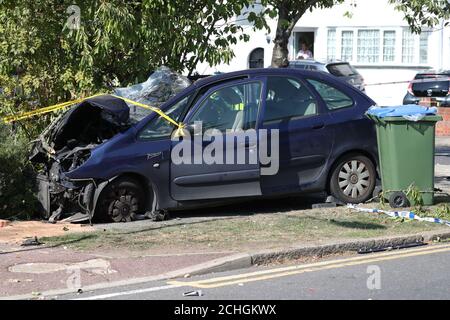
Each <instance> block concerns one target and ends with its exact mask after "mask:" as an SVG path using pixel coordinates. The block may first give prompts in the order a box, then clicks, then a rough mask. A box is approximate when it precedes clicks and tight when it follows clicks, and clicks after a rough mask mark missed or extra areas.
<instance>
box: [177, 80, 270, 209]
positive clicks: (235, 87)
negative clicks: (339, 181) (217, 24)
mask: <svg viewBox="0 0 450 320" xmlns="http://www.w3.org/2000/svg"><path fill="white" fill-rule="evenodd" d="M263 87H264V81H263V80H261V79H252V80H245V81H242V80H240V81H233V82H228V83H226V84H222V85H219V86H216V87H213V88H211V89H209V90H208V91H207V92H206V93H205V94H204V95H203V96H202V97H201V98H200V99H199V100H198V102H197V103H196V105H195V106H194V108H192V110H191V111H190V112H189V114H188V116H187V117H186V119H185V121H184V123H185V126H186V127H187V128H189V130H186V131H185V134H187V135H189V137H186V136H185V137H183V138H179V139H178V140H177V139H173V141H172V153H171V158H172V161H171V170H170V180H171V195H172V197H173V198H174V199H175V200H178V201H186V200H198V199H219V198H230V197H245V196H256V195H260V194H261V188H260V181H259V179H260V173H259V169H260V168H259V161H258V152H257V135H256V130H255V129H256V123H257V121H256V119H257V115H258V112H259V108H260V105H261V100H262V91H263Z"/></svg>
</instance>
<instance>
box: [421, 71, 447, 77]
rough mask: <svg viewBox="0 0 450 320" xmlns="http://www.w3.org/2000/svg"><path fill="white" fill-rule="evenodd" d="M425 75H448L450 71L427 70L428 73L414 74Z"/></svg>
mask: <svg viewBox="0 0 450 320" xmlns="http://www.w3.org/2000/svg"><path fill="white" fill-rule="evenodd" d="M427 74H445V75H450V70H429V71H421V72H418V73H417V74H416V76H418V75H427Z"/></svg>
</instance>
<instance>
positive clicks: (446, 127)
mask: <svg viewBox="0 0 450 320" xmlns="http://www.w3.org/2000/svg"><path fill="white" fill-rule="evenodd" d="M438 113H439V114H440V115H441V116H442V121H439V122H438V123H437V124H436V135H437V136H450V107H441V108H438Z"/></svg>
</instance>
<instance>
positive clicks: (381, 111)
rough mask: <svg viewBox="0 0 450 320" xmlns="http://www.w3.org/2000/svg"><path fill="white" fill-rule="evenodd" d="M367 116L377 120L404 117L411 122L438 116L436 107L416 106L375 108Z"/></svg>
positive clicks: (368, 111)
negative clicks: (428, 116) (429, 116)
mask: <svg viewBox="0 0 450 320" xmlns="http://www.w3.org/2000/svg"><path fill="white" fill-rule="evenodd" d="M367 114H368V115H371V116H375V117H377V118H385V117H403V118H404V119H406V120H409V121H419V120H421V119H423V118H424V117H425V116H427V115H435V114H437V108H436V107H424V106H418V105H415V104H408V105H403V106H395V107H379V106H373V107H371V108H370V109H369V110H367Z"/></svg>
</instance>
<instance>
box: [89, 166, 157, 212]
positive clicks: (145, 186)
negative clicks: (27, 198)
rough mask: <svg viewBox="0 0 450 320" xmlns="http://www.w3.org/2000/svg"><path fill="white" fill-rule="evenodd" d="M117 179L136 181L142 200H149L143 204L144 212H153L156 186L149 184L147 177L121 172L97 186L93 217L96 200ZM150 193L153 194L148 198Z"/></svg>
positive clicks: (96, 208)
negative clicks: (142, 194) (139, 187)
mask: <svg viewBox="0 0 450 320" xmlns="http://www.w3.org/2000/svg"><path fill="white" fill-rule="evenodd" d="M118 179H130V180H134V181H136V182H137V183H138V184H139V185H140V186H141V187H142V190H143V193H144V198H145V199H149V201H148V202H147V203H146V204H145V210H146V211H153V210H155V208H156V199H157V194H158V191H157V187H156V185H155V184H153V183H151V181H150V180H149V179H148V178H147V177H145V176H143V175H141V174H139V173H135V172H123V173H121V174H119V175H116V176H114V177H112V178H111V179H108V180H105V181H103V182H101V183H99V184H98V185H97V188H96V190H95V193H94V199H93V200H94V201H93V207H92V212H94V213H95V215H97V212H96V210H98V209H99V205H98V200H99V198H100V197H101V195H102V192H103V190H104V189H105V188H106V186H108V185H110V184H111V183H113V182H114V181H117V180H118ZM151 193H153V194H152V195H151V197H150V194H151ZM150 199H151V201H150Z"/></svg>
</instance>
